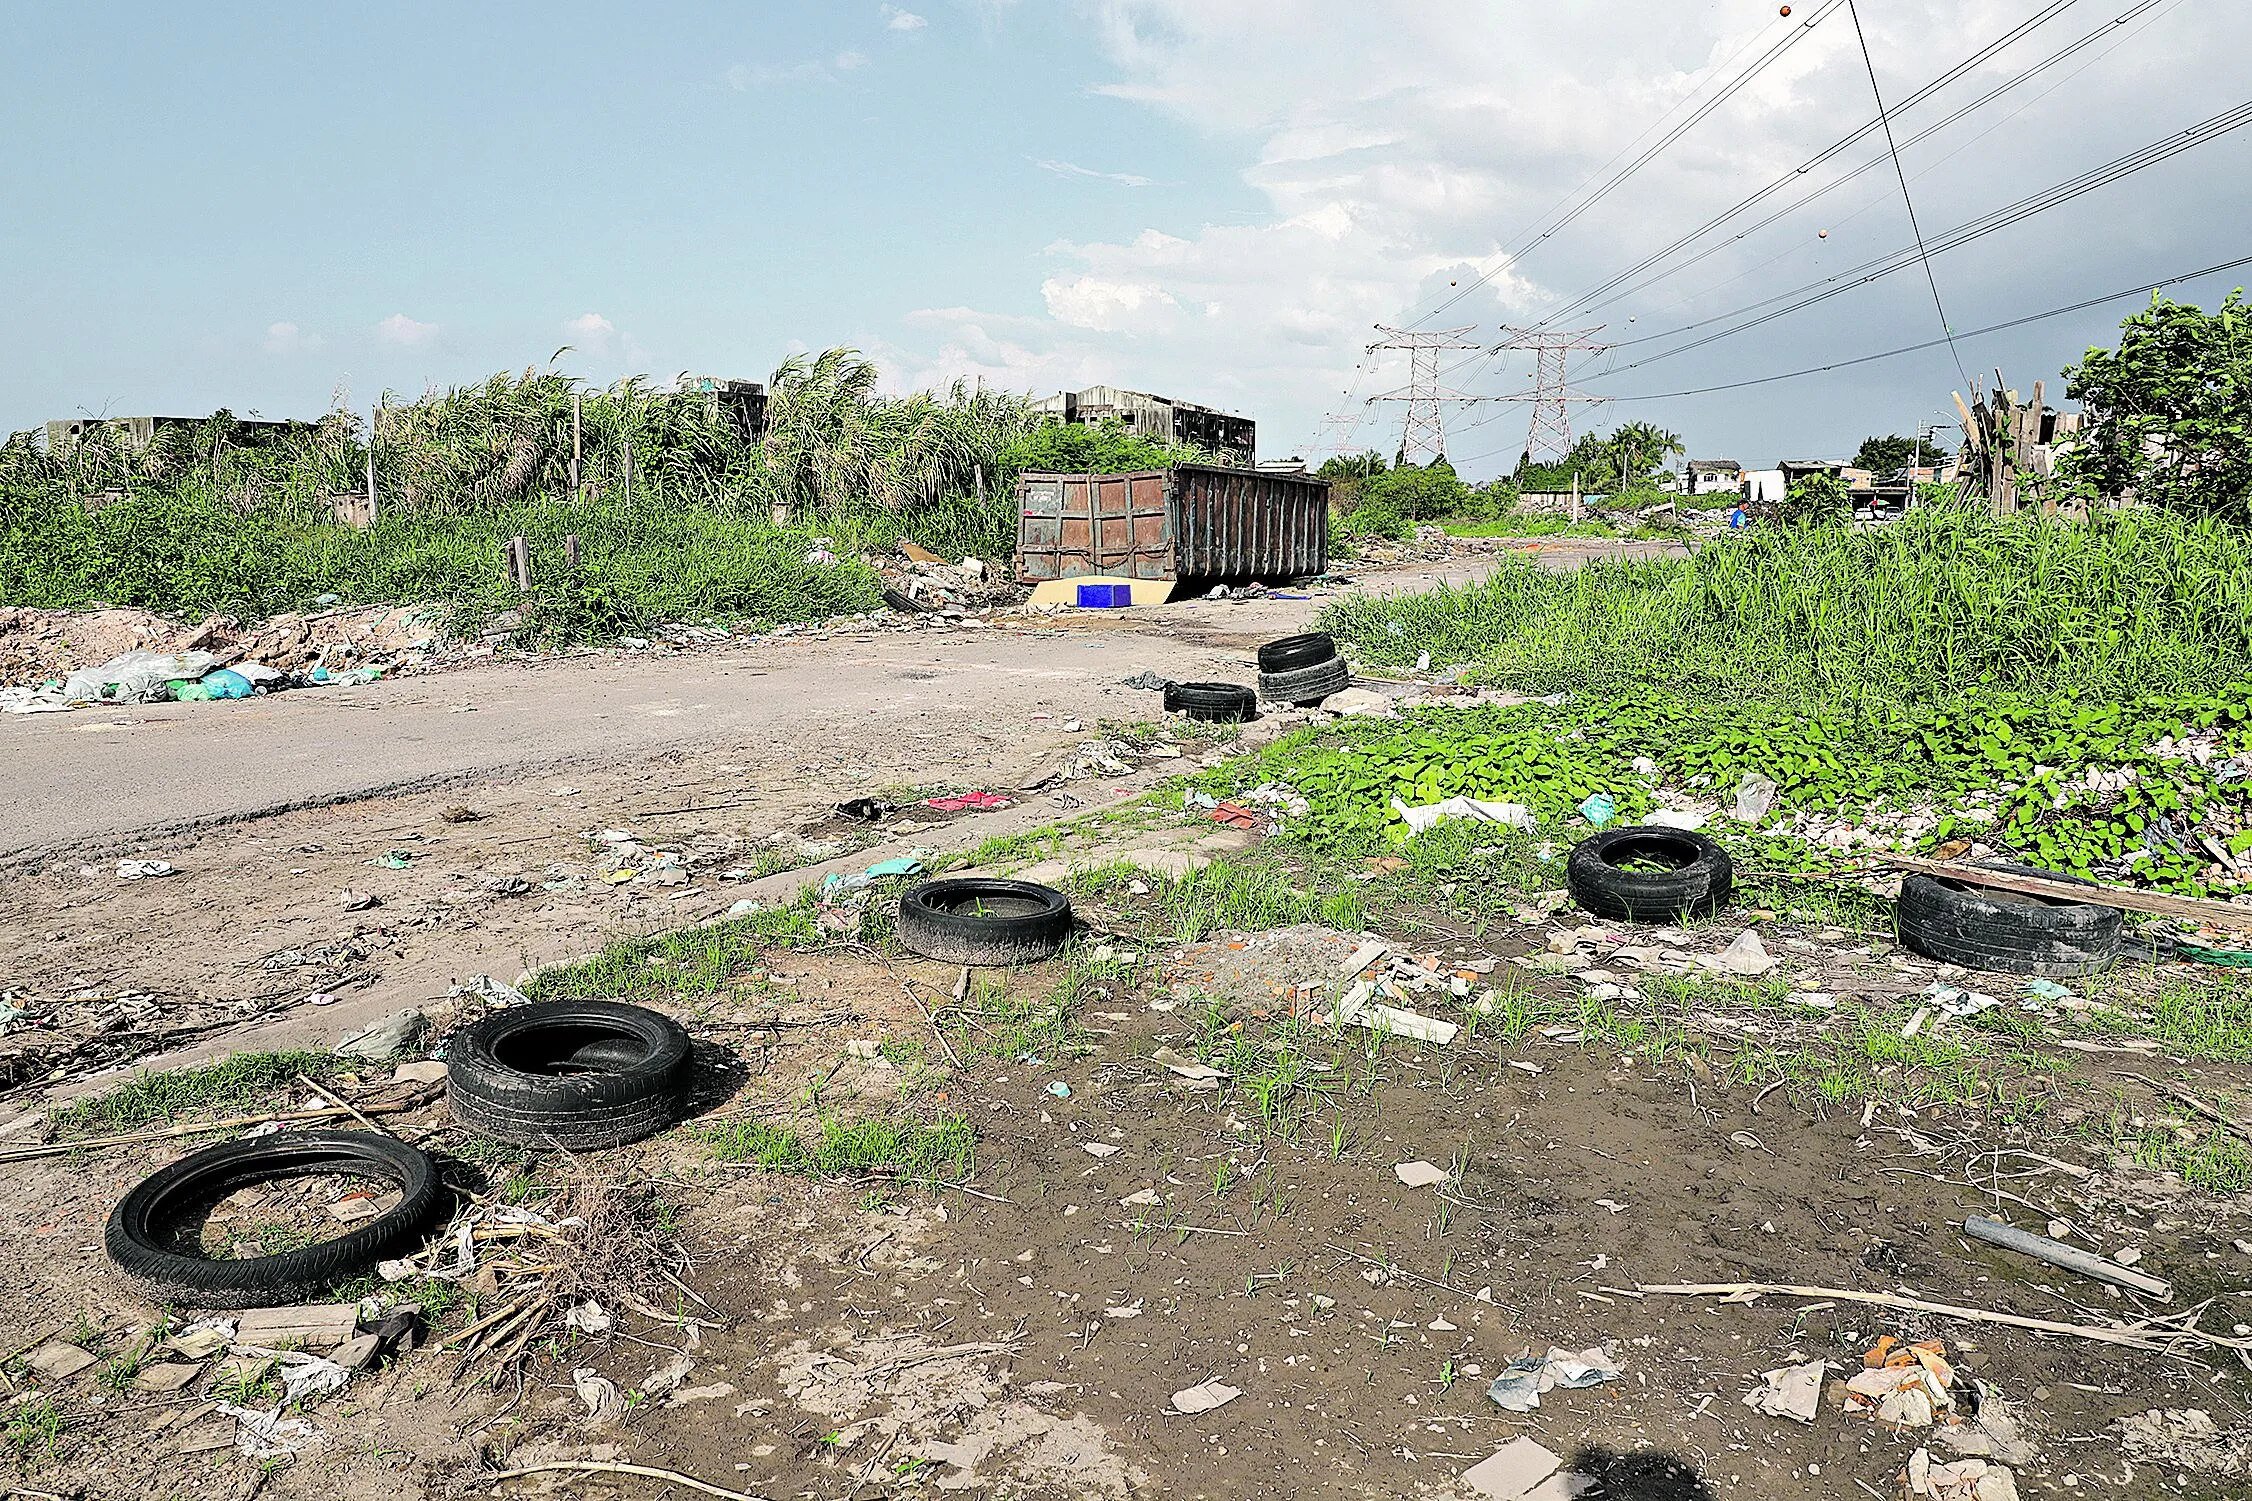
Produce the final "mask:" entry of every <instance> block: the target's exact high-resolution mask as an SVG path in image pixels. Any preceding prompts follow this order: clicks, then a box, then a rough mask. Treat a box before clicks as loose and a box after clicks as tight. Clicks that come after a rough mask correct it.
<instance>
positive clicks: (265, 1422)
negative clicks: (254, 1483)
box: [218, 1402, 321, 1459]
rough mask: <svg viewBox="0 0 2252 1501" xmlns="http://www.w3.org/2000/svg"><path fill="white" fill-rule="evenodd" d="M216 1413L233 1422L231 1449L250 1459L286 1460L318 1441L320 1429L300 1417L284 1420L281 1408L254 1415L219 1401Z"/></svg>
mask: <svg viewBox="0 0 2252 1501" xmlns="http://www.w3.org/2000/svg"><path fill="white" fill-rule="evenodd" d="M218 1410H219V1411H220V1412H222V1413H224V1414H225V1415H226V1416H228V1417H230V1418H233V1419H234V1420H235V1448H236V1449H238V1450H240V1451H241V1452H242V1453H243V1454H244V1455H246V1456H248V1457H249V1458H251V1459H289V1458H292V1457H294V1456H296V1455H298V1454H302V1453H304V1452H305V1451H306V1450H307V1449H310V1448H313V1447H314V1446H315V1445H317V1444H319V1443H320V1441H321V1430H320V1429H318V1428H316V1427H314V1426H313V1425H312V1424H311V1423H309V1422H307V1421H306V1420H305V1419H303V1418H285V1417H283V1416H282V1409H281V1408H280V1407H276V1408H275V1409H274V1410H273V1411H272V1412H258V1411H255V1410H254V1409H251V1408H248V1407H237V1406H235V1404H234V1403H232V1402H221V1403H219V1404H218Z"/></svg>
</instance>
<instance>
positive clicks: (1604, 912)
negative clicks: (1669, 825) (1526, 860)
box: [1564, 828, 1736, 922]
mask: <svg viewBox="0 0 2252 1501" xmlns="http://www.w3.org/2000/svg"><path fill="white" fill-rule="evenodd" d="M1735 880H1736V868H1735V864H1734V862H1733V861H1731V860H1730V859H1729V858H1728V852H1727V851H1726V850H1723V849H1722V848H1721V847H1720V846H1719V845H1717V844H1715V843H1713V842H1712V841H1711V840H1710V839H1707V838H1705V836H1704V835H1702V834H1691V833H1689V832H1687V831H1686V830H1682V829H1657V828H1627V829H1605V830H1604V831H1603V832H1602V833H1600V834H1597V835H1595V836H1594V837H1593V838H1590V839H1584V840H1582V841H1580V843H1579V844H1578V845H1576V846H1574V847H1573V850H1572V854H1571V858H1570V859H1568V860H1567V861H1565V862H1564V884H1565V885H1566V886H1568V887H1569V888H1571V893H1572V900H1573V901H1575V902H1578V903H1579V904H1580V905H1581V906H1582V907H1584V908H1586V909H1587V910H1588V911H1590V912H1592V913H1594V914H1595V915H1596V916H1597V917H1609V918H1614V919H1617V920H1618V921H1621V922H1674V921H1678V920H1679V919H1681V918H1684V917H1709V916H1711V915H1712V914H1713V913H1715V912H1717V911H1719V910H1720V909H1721V908H1722V907H1723V906H1725V905H1726V904H1727V901H1728V897H1729V893H1730V892H1731V891H1732V890H1733V889H1734V887H1735Z"/></svg>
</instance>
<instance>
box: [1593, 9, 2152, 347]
mask: <svg viewBox="0 0 2252 1501" xmlns="http://www.w3.org/2000/svg"><path fill="white" fill-rule="evenodd" d="M2180 3H2181V0H2140V3H2139V4H2137V5H2135V6H2133V7H2132V8H2130V9H2129V10H2127V11H2126V12H2124V13H2122V14H2121V15H2119V16H2117V17H2114V18H2113V19H2112V20H2110V21H2107V22H2105V23H2104V24H2103V25H2102V26H2101V27H2099V28H2097V29H2096V30H2094V31H2091V32H2089V33H2088V34H2087V35H2085V36H2083V37H2081V38H2080V39H2079V40H2077V41H2075V42H2072V43H2070V44H2068V45H2067V46H2065V47H2063V48H2061V49H2059V50H2058V51H2056V52H2053V53H2051V54H2050V55H2049V56H2047V57H2045V58H2043V59H2042V60H2041V61H2040V62H2037V63H2035V64H2033V65H2032V66H2031V67H2029V68H2026V69H2025V70H2024V71H2022V72H2020V73H2018V74H2016V75H2015V76H2014V77H2011V78H2008V79H2005V80H2004V81H2003V82H2001V83H1999V84H1997V85H1996V86H1995V87H1993V88H1992V89H1989V90H1988V91H1987V92H1986V93H1984V94H1981V95H1979V96H1978V97H1977V98H1976V99H1973V100H1971V101H1970V102H1968V103H1967V104H1964V105H1962V106H1961V107H1960V108H1958V109H1956V110H1955V111H1954V112H1953V113H1951V114H1949V115H1948V116H1947V117H1946V118H1945V119H1942V120H1936V121H1934V122H1933V123H1932V124H1930V125H1928V126H1926V127H1924V129H1922V130H1920V131H1918V132H1917V133H1916V134H1914V135H1912V136H1910V137H1908V139H1907V140H1905V141H1902V142H1901V143H1900V149H1901V150H1903V151H1905V150H1907V149H1909V148H1910V147H1913V146H1919V145H1921V144H1923V143H1924V142H1925V141H1927V140H1930V139H1931V138H1932V137H1933V136H1936V135H1939V134H1940V133H1942V132H1943V131H1946V130H1949V129H1951V128H1953V127H1954V126H1955V125H1957V124H1959V123H1960V122H1961V121H1962V120H1963V119H1965V118H1966V117H1967V116H1969V115H1971V114H1974V113H1976V112H1977V111H1978V110H1980V109H1983V108H1985V107H1986V106H1987V105H1988V104H1991V103H1992V102H1993V101H1994V100H1996V99H1998V98H2000V97H2001V96H2002V95H2004V94H2007V93H2009V92H2010V91H2011V90H2013V89H2015V88H2017V87H2018V86H2019V85H2020V84H2023V83H2026V82H2028V81H2030V80H2031V79H2033V78H2035V77H2038V76H2039V75H2040V74H2042V73H2044V72H2046V71H2047V70H2048V69H2050V68H2052V67H2054V66H2055V65H2056V64H2058V63H2060V62H2063V61H2065V60H2066V59H2068V58H2070V57H2072V56H2073V55H2075V54H2077V53H2079V52H2081V51H2083V50H2085V49H2086V48H2088V47H2090V46H2092V45H2094V44H2095V43H2097V42H2101V41H2107V40H2113V39H2114V38H2115V37H2116V41H2114V47H2116V46H2119V45H2124V43H2125V42H2126V41H2127V40H2128V38H2127V36H2126V35H2124V34H2120V33H2119V28H2120V27H2122V26H2124V25H2126V24H2127V23H2129V22H2130V21H2133V20H2134V19H2135V18H2136V17H2137V16H2140V15H2142V14H2143V13H2145V12H2146V11H2149V10H2151V9H2153V8H2154V7H2158V6H2161V5H2163V6H2166V7H2168V8H2172V7H2173V6H2177V5H2179V4H2180ZM2110 50H2111V49H2106V51H2107V52H2108V51H2110ZM2100 60H2101V58H2100V57H2097V58H2090V59H2089V60H2088V62H2086V63H2084V64H2082V65H2081V66H2080V67H2079V68H2076V69H2074V70H2073V71H2072V72H2070V73H2068V74H2066V75H2065V76H2064V77H2063V78H2061V79H2059V80H2058V81H2057V82H2056V83H2055V84H2052V85H2051V86H2050V87H2049V88H2047V89H2044V90H2043V91H2042V92H2041V93H2039V94H2037V95H2035V96H2034V98H2033V99H2031V100H2028V101H2026V103H2025V104H2021V105H2019V106H2018V107H2017V108H2016V109H2014V110H2011V111H2010V112H2009V113H2008V114H2007V115H2004V116H2003V117H2002V118H2001V119H2000V120H1998V121H1996V122H1995V123H1994V125H1991V126H1989V127H1987V129H1986V130H1985V131H1983V132H1981V133H1980V135H1979V136H1977V137H1973V140H1977V139H1982V138H1983V137H1984V136H1985V135H1987V134H1991V133H1992V132H1993V131H1994V130H1996V129H1998V128H2000V126H2002V125H2003V124H2006V123H2008V122H2009V121H2010V120H2013V119H2015V118H2016V117H2017V116H2018V115H2019V114H2020V113H2022V112H2023V111H2024V110H2025V109H2026V108H2028V107H2029V106H2030V105H2031V104H2033V103H2035V102H2037V101H2039V100H2041V99H2045V98H2047V97H2048V96H2049V95H2050V94H2052V93H2054V92H2055V91H2056V90H2057V89H2059V88H2062V87H2063V86H2064V85H2065V84H2066V83H2069V82H2070V81H2071V80H2072V79H2074V78H2077V77H2078V76H2079V75H2080V74H2081V73H2083V72H2086V71H2087V69H2088V68H2089V67H2092V66H2094V64H2095V63H2096V62H2098V61H2100ZM1894 113H1895V114H1896V115H1897V114H1898V113H1899V111H1898V110H1895V111H1894ZM1871 123H1872V125H1873V124H1874V122H1871ZM1968 144H1969V143H1965V146H1964V147H1957V148H1956V151H1954V152H1950V153H1948V156H1947V157H1942V158H1940V160H1941V161H1945V160H1948V159H1949V157H1952V156H1954V155H1956V154H1958V153H1959V152H1960V151H1962V150H1963V149H1965V148H1966V147H1967V145H1968ZM1886 160H1887V158H1885V157H1882V156H1877V157H1871V158H1870V159H1869V160H1868V161H1866V162H1863V163H1862V164H1861V165H1860V166H1858V167H1856V168H1854V169H1853V170H1852V171H1850V172H1848V173H1846V174H1845V175H1844V176H1842V177H1839V178H1836V179H1834V180H1833V181H1831V182H1829V183H1827V184H1825V185H1824V186H1822V187H1819V188H1816V189H1815V190H1814V191H1812V192H1810V193H1808V194H1807V195H1806V196H1805V197H1803V198H1801V199H1799V200H1798V201H1797V202H1796V203H1791V204H1786V205H1784V206H1783V207H1781V208H1779V209H1777V210H1775V212H1773V213H1771V214H1769V215H1768V216H1767V217H1765V218H1764V219H1761V220H1760V221H1759V222H1758V223H1756V224H1753V225H1751V226H1750V227H1748V228H1746V229H1740V230H1738V231H1737V232H1736V233H1735V234H1734V235H1732V236H1730V237H1729V238H1728V239H1726V240H1721V241H1718V242H1716V243H1714V244H1711V245H1707V246H1706V247H1705V248H1704V249H1702V250H1700V251H1698V252H1697V253H1696V254H1695V255H1692V256H1690V257H1689V258H1688V259H1687V260H1684V261H1682V262H1681V263H1680V264H1678V265H1675V266H1672V267H1669V268H1668V269H1666V270H1664V271H1660V272H1659V273H1657V274H1656V275H1655V276H1651V277H1648V278H1645V279H1644V280H1642V281H1640V282H1637V283H1635V284H1634V285H1633V286H1631V287H1628V288H1626V289H1625V290H1623V291H1619V292H1615V293H1613V294H1612V295H1610V296H1608V297H1604V298H1603V300H1602V301H1600V302H1596V303H1593V304H1592V305H1590V306H1589V307H1588V308H1587V309H1586V311H1589V312H1594V311H1597V310H1600V309H1602V308H1606V307H1609V306H1611V305H1612V304H1613V303H1616V302H1620V301H1623V300H1625V299H1626V298H1628V297H1632V296H1633V295H1634V294H1635V293H1637V292H1643V291H1647V290H1648V289H1650V288H1651V287H1654V286H1656V285H1657V284H1658V283H1659V282H1662V281H1666V280H1668V279H1670V278H1672V277H1675V276H1678V275H1680V274H1681V273H1682V272H1684V271H1687V270H1689V269H1690V268H1691V267H1693V266H1696V265H1698V264H1700V263H1701V262H1703V261H1706V260H1709V259H1710V258H1712V257H1713V256H1715V255H1718V254H1719V253H1720V252H1721V251H1723V250H1726V249H1728V248H1729V247H1730V246H1731V245H1734V244H1737V243H1739V242H1741V241H1743V240H1746V239H1749V238H1750V237H1751V236H1753V235H1755V234H1757V233H1759V232H1760V231H1761V230H1763V229H1765V228H1767V227H1768V226H1769V225H1770V224H1773V223H1775V222H1776V221H1777V220H1779V219H1782V218H1785V217H1787V216H1788V215H1790V214H1793V213H1796V212H1797V211H1798V210H1800V209H1802V208H1805V207H1806V206H1807V205H1808V204H1811V203H1814V202H1815V201H1817V200H1819V199H1821V198H1825V197H1827V196H1828V195H1829V194H1831V193H1834V192H1836V191H1837V190H1838V189H1839V188H1842V187H1844V186H1846V185H1847V184H1848V183H1851V182H1853V181H1854V180H1856V179H1857V178H1859V177H1861V176H1863V175H1864V174H1866V173H1869V172H1873V171H1875V170H1876V169H1877V168H1878V167H1881V166H1883V165H1885V162H1886ZM1807 165H1808V166H1809V167H1811V166H1813V165H1815V163H1814V162H1809V163H1808V164H1807ZM1935 165H1936V164H1935ZM1801 170H1804V169H1801ZM1927 170H1928V169H1927ZM1793 175H1794V176H1795V175H1796V174H1793ZM1785 181H1786V180H1783V179H1779V180H1778V181H1777V182H1776V183H1775V184H1771V185H1770V186H1772V187H1781V186H1783V185H1784V182H1785ZM1754 196H1755V197H1759V196H1764V194H1761V195H1754ZM1748 202H1749V200H1747V203H1748ZM1734 212H1735V211H1733V210H1731V211H1730V213H1728V214H1725V215H1721V216H1719V217H1718V218H1716V219H1714V220H1712V221H1708V224H1707V225H1706V226H1705V228H1707V229H1709V228H1712V227H1715V226H1716V225H1717V224H1718V223H1720V222H1721V221H1722V220H1724V219H1726V218H1730V217H1733V216H1734ZM1859 212H1865V210H1862V211H1857V214H1856V215H1854V216H1849V218H1851V217H1857V215H1858V213H1859ZM1704 232H1705V231H1704V229H1700V230H1697V231H1695V232H1693V233H1692V234H1691V235H1690V236H1688V237H1686V238H1685V239H1683V240H1680V241H1676V242H1675V244H1674V245H1673V246H1671V247H1669V248H1668V249H1667V250H1666V251H1662V252H1660V255H1659V256H1658V257H1652V258H1651V260H1650V261H1645V262H1644V265H1645V266H1647V265H1649V264H1651V263H1652V262H1654V261H1655V260H1656V259H1659V258H1661V257H1662V256H1664V255H1666V254H1670V253H1671V251H1672V250H1673V249H1678V248H1679V247H1680V246H1681V245H1683V244H1686V243H1688V241H1689V240H1691V239H1694V238H1696V236H1697V235H1698V234H1702V233H1704ZM1787 253H1788V252H1786V254H1787ZM1782 258H1783V257H1782V256H1781V255H1777V256H1774V257H1771V258H1770V259H1769V260H1768V261H1766V262H1763V263H1762V264H1763V265H1772V264H1773V263H1774V262H1775V261H1777V260H1781V259H1782ZM1637 269H1639V268H1637ZM1752 269H1753V270H1757V269H1759V267H1754V268H1752ZM1626 274H1628V275H1632V274H1634V272H1633V271H1629V272H1628V273H1626ZM1748 274H1749V273H1748V272H1745V273H1739V274H1738V275H1737V276H1734V277H1731V278H1729V282H1734V281H1738V280H1741V279H1742V278H1743V276H1744V275H1748ZM1729 282H1722V283H1720V285H1721V286H1726V285H1728V284H1729ZM1604 290H1605V289H1604V288H1598V289H1597V290H1596V291H1594V292H1590V293H1587V294H1584V295H1583V296H1582V297H1581V298H1580V299H1579V300H1580V301H1583V302H1584V301H1586V298H1587V297H1593V296H1599V295H1601V293H1602V291H1604ZM1706 290H1707V291H1708V292H1710V291H1716V290H1718V288H1717V287H1708V288H1707V289H1706ZM1564 311H1567V310H1566V309H1560V310H1559V314H1561V313H1562V312H1564ZM1552 316H1553V315H1552Z"/></svg>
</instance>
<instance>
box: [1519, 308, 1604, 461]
mask: <svg viewBox="0 0 2252 1501" xmlns="http://www.w3.org/2000/svg"><path fill="white" fill-rule="evenodd" d="M1502 332H1503V333H1505V334H1508V335H1509V338H1508V339H1506V340H1504V341H1503V342H1502V343H1501V344H1499V345H1498V346H1496V352H1499V350H1503V349H1524V350H1530V351H1531V352H1532V356H1533V389H1532V390H1530V391H1526V392H1521V393H1519V394H1518V395H1515V396H1504V397H1502V398H1500V399H1501V400H1503V401H1529V402H1531V403H1532V404H1533V421H1532V427H1531V430H1530V431H1529V432H1527V434H1526V435H1525V454H1526V456H1527V457H1528V458H1530V457H1533V456H1535V455H1538V456H1540V457H1543V458H1553V459H1562V458H1563V457H1564V456H1565V455H1567V454H1569V453H1570V452H1571V451H1572V406H1573V404H1574V403H1579V404H1581V405H1588V406H1593V405H1598V404H1600V403H1602V402H1603V401H1606V400H1608V399H1609V398H1607V397H1602V396H1582V395H1580V394H1579V393H1577V392H1575V391H1574V390H1573V389H1572V384H1571V378H1570V377H1571V359H1572V356H1573V355H1575V354H1579V353H1583V352H1594V353H1600V352H1601V351H1603V350H1606V349H1609V348H1611V346H1610V345H1608V344H1598V343H1596V342H1595V335H1597V334H1599V333H1601V332H1603V328H1602V325H1600V324H1598V325H1597V326H1596V327H1594V328H1566V329H1537V328H1505V329H1503V330H1502Z"/></svg>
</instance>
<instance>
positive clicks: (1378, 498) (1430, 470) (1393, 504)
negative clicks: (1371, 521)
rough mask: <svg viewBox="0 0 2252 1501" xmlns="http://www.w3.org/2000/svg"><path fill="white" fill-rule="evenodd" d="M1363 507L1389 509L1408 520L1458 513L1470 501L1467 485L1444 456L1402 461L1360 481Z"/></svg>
mask: <svg viewBox="0 0 2252 1501" xmlns="http://www.w3.org/2000/svg"><path fill="white" fill-rule="evenodd" d="M1360 497H1361V499H1360V503H1361V506H1362V507H1363V508H1368V509H1375V510H1381V511H1388V512H1391V513H1392V514H1394V515H1398V516H1403V517H1405V518H1407V519H1408V520H1409V521H1436V520H1439V519H1440V518H1442V517H1447V516H1460V515H1462V514H1463V511H1464V508H1465V507H1466V506H1468V505H1469V503H1470V487H1469V486H1468V485H1466V484H1464V483H1463V482H1462V480H1461V477H1460V476H1458V475H1457V474H1456V473H1455V472H1454V466H1453V465H1452V464H1450V463H1448V462H1447V461H1446V460H1445V459H1443V458H1442V459H1433V460H1432V461H1431V462H1430V463H1429V464H1428V465H1416V464H1402V465H1400V466H1399V467H1398V468H1396V469H1390V470H1387V471H1385V472H1384V473H1382V474H1378V475H1372V476H1370V477H1369V478H1368V479H1366V480H1364V481H1362V483H1361V490H1360Z"/></svg>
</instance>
